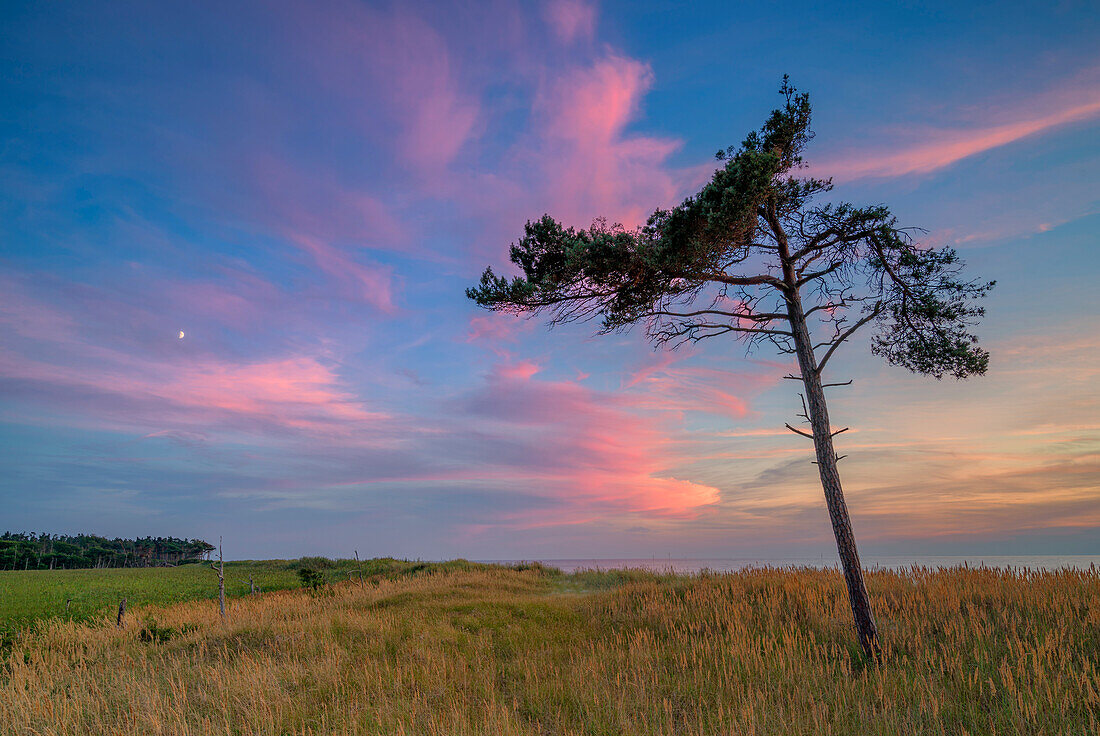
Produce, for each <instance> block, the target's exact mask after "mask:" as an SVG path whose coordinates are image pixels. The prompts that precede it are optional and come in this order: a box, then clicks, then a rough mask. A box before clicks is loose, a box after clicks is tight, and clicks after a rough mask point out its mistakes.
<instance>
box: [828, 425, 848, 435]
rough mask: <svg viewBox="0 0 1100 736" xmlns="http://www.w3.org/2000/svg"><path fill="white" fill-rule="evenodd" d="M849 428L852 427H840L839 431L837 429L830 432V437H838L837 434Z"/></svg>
mask: <svg viewBox="0 0 1100 736" xmlns="http://www.w3.org/2000/svg"><path fill="white" fill-rule="evenodd" d="M849 429H851V427H845V428H844V429H838V430H837V431H835V432H830V433H829V436H830V437H836V436H837V435H838V434H840V433H841V432H847V431H848V430H849Z"/></svg>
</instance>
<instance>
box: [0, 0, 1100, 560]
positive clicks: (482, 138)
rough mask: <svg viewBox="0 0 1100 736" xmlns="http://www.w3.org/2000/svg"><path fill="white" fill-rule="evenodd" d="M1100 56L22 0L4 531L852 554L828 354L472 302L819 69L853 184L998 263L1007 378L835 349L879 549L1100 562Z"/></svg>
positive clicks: (572, 24) (3, 171) (852, 476)
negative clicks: (810, 410) (786, 84)
mask: <svg viewBox="0 0 1100 736" xmlns="http://www.w3.org/2000/svg"><path fill="white" fill-rule="evenodd" d="M1097 38H1100V15H1098V14H1097V13H1096V12H1095V6H1094V5H1093V4H1092V3H1091V2H1054V3H1045V2H1044V3H1039V2H1036V3H1031V4H1019V3H1011V2H987V3H957V2H943V3H912V2H904V3H880V2H856V3H833V4H821V3H815V2H805V3H799V2H774V3H772V2H769V3H764V2H761V3H727V2H719V3H694V4H691V5H690V7H684V6H682V5H681V4H674V3H654V2H619V3H617V2H607V3H602V4H593V3H588V2H583V1H581V0H548V1H547V2H541V3H515V2H504V1H500V2H498V1H496V0H490V1H488V2H484V3H454V4H442V3H418V2H402V3H392V4H390V3H368V2H359V1H356V0H333V1H331V2H289V1H278V0H275V1H269V2H262V3H261V2H234V3H213V2H190V3H178V4H170V3H147V2H133V3H127V2H98V3H35V2H26V3H24V2H16V1H14V0H13V1H11V2H5V3H4V4H3V5H2V7H0V528H4V529H11V530H26V531H48V532H55V533H75V532H81V531H83V532H89V533H98V534H102V535H106V536H135V535H136V536H146V535H173V536H183V537H200V538H205V539H207V540H216V539H217V538H219V537H222V538H224V540H225V542H224V543H225V551H226V556H227V557H229V558H236V559H241V558H269V557H280V558H288V557H297V556H299V555H305V554H325V555H333V556H344V557H347V556H351V554H352V552H353V550H357V551H358V552H359V554H360V555H361V556H364V555H365V556H382V555H392V556H397V557H409V558H422V559H441V558H452V557H467V558H471V559H534V558H543V559H546V558H550V559H553V558H590V557H665V556H671V557H680V558H683V557H709V558H715V557H752V558H768V559H778V558H784V557H795V556H807V555H823V556H826V558H827V556H828V555H835V545H834V543H833V539H832V533H831V530H830V527H829V523H828V516H827V513H826V510H825V505H824V499H823V497H822V492H821V487H820V484H819V481H818V478H817V474H816V467H815V466H814V465H812V464H811V462H810V460H811V459H812V457H811V447H810V445H809V443H808V442H807V441H806V440H805V439H804V438H801V437H798V436H796V435H794V434H792V433H790V432H788V431H787V430H785V429H784V427H783V425H784V423H785V422H791V421H794V420H795V418H796V417H795V415H796V414H797V413H798V411H799V409H798V407H799V403H798V401H799V399H798V396H797V393H796V391H795V389H794V388H793V387H792V385H791V384H792V382H790V381H784V380H782V378H781V377H782V376H783V375H784V374H786V373H787V372H789V371H790V370H791V367H792V365H791V363H790V360H789V356H781V355H775V354H771V353H769V352H767V351H766V350H763V349H758V350H755V351H753V352H752V353H750V354H746V350H745V347H744V346H743V345H742V344H740V343H738V342H736V341H732V340H726V341H721V340H718V339H712V340H709V341H705V342H703V343H701V344H699V345H698V346H695V347H693V348H681V349H679V350H677V351H667V350H661V349H657V350H655V349H654V348H653V346H652V345H650V344H648V343H647V342H646V340H645V338H644V336H643V334H642V332H641V331H640V330H636V331H633V332H627V333H623V334H614V335H609V336H598V335H596V334H595V333H596V329H597V326H596V325H594V324H574V325H567V326H563V327H557V328H555V329H553V330H548V329H547V328H546V327H545V325H544V324H542V323H540V322H539V321H537V320H523V319H517V318H513V317H508V316H502V315H497V314H493V313H489V312H484V311H479V310H478V309H477V308H476V307H475V306H474V305H473V304H472V303H471V302H470V301H469V300H467V299H466V297H465V296H464V289H465V288H466V287H467V286H470V285H472V284H473V283H475V282H476V280H477V278H478V277H479V275H480V273H481V271H482V270H483V269H484V268H485V266H487V265H492V266H493V267H494V269H496V270H497V271H498V272H504V273H514V270H513V269H512V268H511V267H510V266H509V265H508V258H507V253H508V246H509V244H510V243H511V242H513V241H514V240H515V239H516V238H517V237H518V235H519V234H521V233H522V228H523V224H524V222H526V221H527V220H528V219H535V218H538V217H540V216H541V215H542V214H544V213H549V214H552V215H553V216H555V217H557V218H559V219H561V220H563V221H564V222H565V223H567V224H570V225H576V226H587V225H588V224H590V223H591V222H592V220H593V219H594V218H596V217H601V216H603V217H606V218H608V220H609V221H612V222H621V223H624V224H625V225H626V226H628V227H629V226H633V225H637V224H639V223H640V222H642V221H644V219H645V217H646V216H647V214H648V213H649V212H650V211H652V210H653V209H654V208H657V207H668V206H671V205H674V204H676V203H678V202H679V201H680V200H681V199H682V198H683V197H685V196H687V195H689V194H691V193H692V192H693V191H694V190H695V189H697V188H698V187H699V186H700V185H701V184H702V183H703V182H704V181H705V180H706V179H707V177H708V176H709V174H710V172H711V171H713V169H714V167H715V165H716V164H715V162H714V152H715V151H717V150H719V149H723V148H725V147H727V146H729V145H731V144H737V143H739V142H740V141H741V140H742V139H743V137H744V135H745V134H746V133H747V132H748V131H750V130H752V129H754V128H758V127H759V126H760V124H761V123H762V122H763V120H764V119H765V117H766V116H767V114H768V112H769V111H770V110H771V109H772V108H773V107H775V106H777V104H778V103H779V101H780V97H779V96H778V95H777V90H778V87H779V83H780V80H781V78H782V75H783V74H790V75H791V79H792V82H793V83H794V84H795V85H796V86H797V87H799V88H800V89H802V90H805V91H807V92H809V93H810V95H811V100H812V102H813V105H814V115H815V117H814V129H815V131H816V133H817V136H816V139H815V140H814V141H813V143H812V146H811V148H810V149H809V150H808V151H807V160H808V163H809V165H810V168H811V170H812V171H813V172H814V173H815V174H820V175H828V176H832V177H833V178H834V181H835V183H836V185H837V186H836V189H835V190H834V192H833V193H832V195H831V197H832V198H833V199H835V200H837V201H840V200H848V201H851V202H853V203H856V204H874V203H886V204H888V205H889V206H890V207H891V208H892V210H893V211H894V213H895V214H896V215H897V217H898V220H899V222H900V223H901V224H902V225H907V226H914V227H921V228H924V229H925V231H926V232H925V234H924V235H923V236H922V238H923V242H925V243H927V244H930V245H951V246H953V247H956V248H957V249H958V250H959V252H960V254H961V255H962V256H963V258H964V259H965V260H966V261H967V269H968V273H970V274H973V275H974V276H976V277H981V278H984V279H996V280H997V282H998V285H997V287H996V289H995V290H994V291H993V293H992V294H991V296H990V297H989V298H988V300H987V303H986V307H987V310H988V315H987V317H986V319H985V321H984V323H983V324H982V326H981V327H980V328H979V330H978V333H979V334H980V335H981V337H982V341H983V345H984V346H985V347H987V348H988V349H989V351H990V352H991V354H992V360H991V365H990V369H989V372H988V374H987V375H986V376H984V377H980V378H972V379H970V380H967V381H964V382H956V381H953V380H951V379H944V380H943V381H936V380H934V379H931V378H924V377H917V376H913V375H910V374H908V373H906V372H905V371H903V370H902V369H898V368H893V367H889V366H887V365H885V364H884V363H882V361H881V360H879V359H878V358H876V357H875V356H873V355H871V353H870V349H869V337H870V333H867V334H862V335H860V336H858V337H857V338H856V339H855V340H853V342H852V343H851V344H850V345H848V346H846V347H845V349H843V350H841V351H839V352H838V353H837V355H836V357H835V358H834V359H833V360H832V361H830V368H829V373H830V378H831V379H835V380H847V379H849V378H851V379H853V384H852V385H851V386H850V387H846V388H843V389H832V390H831V392H832V393H831V399H830V412H831V415H832V417H833V421H834V423H836V424H838V425H843V426H849V427H851V430H850V431H849V432H846V433H845V434H843V435H841V436H839V437H838V438H837V443H838V450H839V452H841V453H842V454H846V455H847V456H848V457H847V458H846V459H845V460H844V461H843V462H842V463H841V465H840V469H841V473H842V477H843V479H844V483H845V493H846V496H847V499H848V505H849V509H850V511H851V514H852V518H853V525H854V528H855V532H856V535H857V538H858V539H859V541H860V543H861V545H862V549H863V552H864V554H865V556H866V555H873V554H902V555H904V554H913V555H917V554H932V553H935V554H1095V553H1100V392H1098V390H1097V385H1098V379H1100V375H1098V370H1097V366H1098V365H1100V335H1098V331H1097V327H1096V324H1097V318H1098V316H1100V315H1098V311H1100V309H1098V307H1100V300H1098V299H1097V296H1096V295H1097V288H1096V282H1097V281H1098V279H1100V250H1098V245H1097V241H1096V232H1097V231H1098V229H1100V51H1098V48H1097V45H1096V39H1097ZM181 335H182V337H181Z"/></svg>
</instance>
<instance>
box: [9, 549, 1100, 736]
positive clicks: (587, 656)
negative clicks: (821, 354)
mask: <svg viewBox="0 0 1100 736" xmlns="http://www.w3.org/2000/svg"><path fill="white" fill-rule="evenodd" d="M869 584H870V589H871V592H872V596H873V599H874V603H875V605H876V606H877V610H878V616H879V623H880V627H881V631H882V635H883V640H884V645H885V648H886V655H885V661H884V663H883V664H882V665H881V666H878V667H868V666H865V664H864V662H863V660H862V659H861V655H860V654H859V652H858V651H857V649H856V647H855V645H854V641H853V637H852V635H851V632H850V627H849V616H850V613H849V611H848V604H847V601H846V598H845V595H844V589H843V583H842V580H841V578H840V576H839V575H838V574H837V573H836V572H832V571H815V570H797V571H795V570H783V571H779V570H758V571H748V572H743V573H738V574H730V575H703V576H697V577H665V576H654V575H650V574H645V573H582V574H578V575H570V576H564V575H560V574H556V573H554V572H552V571H545V570H537V569H535V570H526V571H517V570H508V569H501V568H485V567H483V566H462V565H456V566H452V567H451V569H449V570H435V571H433V570H428V571H427V572H426V574H419V575H412V576H400V577H396V578H394V579H389V578H386V577H385V576H379V577H378V579H377V580H376V582H372V583H369V584H367V585H365V586H360V585H359V584H358V583H354V582H352V583H342V584H339V585H337V586H333V587H331V588H330V589H329V590H328V591H327V592H326V593H324V594H321V595H318V596H310V595H307V594H306V593H304V592H302V591H284V592H276V593H270V594H265V595H263V596H256V597H251V598H240V599H237V600H235V601H233V602H232V605H231V608H230V615H229V620H228V621H227V622H224V623H223V622H222V621H221V620H220V619H219V617H218V614H217V609H216V606H214V605H212V604H211V603H210V602H209V601H194V602H190V603H180V604H176V605H172V606H167V607H154V606H150V607H146V608H145V609H143V610H141V611H140V612H138V613H137V614H136V615H134V616H133V617H131V618H130V620H129V622H128V623H127V625H126V626H125V628H124V629H122V630H116V629H115V628H113V627H112V626H109V625H104V624H94V625H93V624H80V623H77V622H68V621H52V622H44V623H40V624H39V625H38V629H37V630H36V631H35V632H34V633H33V635H31V636H23V637H19V639H18V640H17V642H16V646H15V648H13V649H11V650H10V651H9V653H8V654H7V656H6V662H5V663H3V665H2V669H0V731H3V732H4V733H13V734H36V735H37V734H88V733H97V734H98V733H101V734H108V733H143V734H173V735H177V734H178V735H184V734H193V735H195V736H198V735H200V734H201V735H205V734H237V733H240V734H300V733H302V734H322V733H324V734H328V733H335V734H352V733H387V734H389V733H393V734H448V735H450V734H623V733H625V734H650V733H666V734H673V733H676V734H681V733H682V734H727V733H728V734H734V733H736V734H827V733H831V734H916V733H920V734H924V733H942V734H964V733H967V734H990V733H998V734H1009V733H1027V734H1095V733H1098V732H1100V693H1098V689H1100V575H1098V574H1097V573H1096V572H1056V573H1036V574H1029V575H1019V574H1010V573H1004V572H996V571H990V570H973V569H971V570H964V569H955V570H949V571H934V572H933V571H912V572H910V573H907V574H897V573H873V574H872V575H871V576H870V578H869ZM157 631H160V632H164V633H162V634H150V632H157Z"/></svg>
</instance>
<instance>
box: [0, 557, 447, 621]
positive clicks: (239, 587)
mask: <svg viewBox="0 0 1100 736" xmlns="http://www.w3.org/2000/svg"><path fill="white" fill-rule="evenodd" d="M424 564H425V563H416V562H406V561H401V560H390V559H384V560H364V561H363V563H362V570H363V574H364V576H365V577H366V578H368V579H370V578H372V577H378V576H385V575H388V576H391V577H392V576H394V575H398V574H403V573H405V572H407V571H408V570H412V569H423V566H424ZM302 565H307V566H313V567H318V568H320V569H321V570H322V571H323V572H324V574H325V576H326V577H327V578H328V580H329V581H330V582H338V581H342V580H347V579H348V577H349V576H353V577H356V579H358V577H357V576H358V570H359V567H358V566H357V564H356V562H355V561H354V560H327V559H324V558H304V559H303V560H263V561H251V560H246V561H241V562H227V563H225V592H226V596H227V597H238V596H242V595H247V594H248V593H249V585H248V579H249V576H251V577H252V581H253V583H254V585H255V586H256V588H257V589H258V590H261V591H275V590H285V589H287V588H297V587H299V585H300V583H299V578H298V568H299V567H301V566H302ZM418 566H419V567H418ZM217 596H218V576H217V574H216V573H214V572H213V571H212V570H211V569H210V567H209V565H207V564H202V565H183V566H180V567H172V568H122V569H107V570H30V571H26V572H23V571H0V639H2V638H4V637H5V636H10V635H11V634H12V632H14V631H16V630H18V629H20V628H24V627H26V626H27V625H28V624H30V623H32V622H34V621H38V620H41V619H49V618H61V619H66V620H72V621H90V620H95V619H102V618H105V617H109V616H113V615H115V614H116V612H117V610H118V603H119V601H120V600H121V599H122V598H126V603H127V606H128V607H130V608H134V607H138V608H140V607H142V606H146V605H150V604H160V605H165V604H169V603H178V602H183V601H191V600H197V599H204V598H205V599H211V600H213V599H215V598H217Z"/></svg>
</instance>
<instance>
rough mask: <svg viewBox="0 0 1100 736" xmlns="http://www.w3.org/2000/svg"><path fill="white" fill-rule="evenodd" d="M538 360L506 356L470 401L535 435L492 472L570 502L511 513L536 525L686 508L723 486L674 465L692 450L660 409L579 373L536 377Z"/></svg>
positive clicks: (516, 433)
mask: <svg viewBox="0 0 1100 736" xmlns="http://www.w3.org/2000/svg"><path fill="white" fill-rule="evenodd" d="M537 370H538V366H537V365H535V364H534V363H531V362H529V361H523V362H520V363H517V364H513V365H499V366H497V367H496V368H495V369H494V370H493V372H492V373H491V374H490V375H489V377H488V383H487V385H486V387H485V390H484V392H483V393H482V394H480V395H479V396H477V397H475V398H474V400H473V401H472V402H471V410H472V411H474V412H475V413H476V414H478V415H479V416H480V417H481V418H482V419H483V420H485V421H487V422H490V423H496V424H497V425H498V429H497V430H496V431H500V432H502V433H504V435H505V436H508V437H510V438H519V437H523V438H524V440H525V441H526V442H530V443H531V446H530V451H529V453H524V454H521V455H520V456H518V457H516V458H514V464H513V465H508V466H505V467H504V468H503V469H502V468H500V467H498V468H497V469H495V470H493V471H491V472H489V473H487V474H486V475H488V476H489V477H492V478H493V479H495V480H501V479H505V480H508V481H509V482H510V483H512V484H514V485H516V486H517V487H522V488H525V489H529V491H535V492H541V493H545V494H548V495H550V496H552V497H554V498H555V499H558V500H561V501H564V502H565V503H564V505H563V506H562V507H561V508H559V509H558V510H556V511H553V512H545V511H542V512H540V513H539V516H538V518H537V519H535V518H532V517H530V516H529V515H526V514H516V515H513V516H511V517H509V518H508V519H507V523H509V524H513V525H516V526H521V527H524V528H530V527H534V526H542V525H551V524H566V523H581V522H583V521H589V520H592V519H596V518H604V517H616V516H618V515H621V514H623V513H627V514H643V515H656V516H671V517H681V518H686V517H693V516H695V515H697V514H698V513H700V512H701V510H702V509H703V508H704V507H706V506H709V505H711V504H714V503H716V502H717V501H718V499H719V492H718V490H717V489H716V488H713V487H711V486H707V485H704V484H701V483H696V482H694V481H690V480H686V479H683V478H678V477H675V476H674V475H673V474H672V473H671V472H669V470H668V468H669V467H671V466H674V465H677V464H680V463H683V462H685V461H686V460H687V458H684V457H681V456H679V455H678V454H677V453H676V452H675V451H674V447H675V444H674V443H673V442H671V441H670V440H669V439H668V438H667V437H666V431H665V430H664V427H663V426H662V424H663V420H662V418H661V417H659V416H654V415H651V414H646V413H640V412H637V411H636V410H635V409H634V408H633V407H632V406H631V404H630V402H629V401H625V400H623V398H622V397H621V396H619V395H617V394H609V393H602V392H597V391H594V390H592V389H589V388H587V387H585V386H582V385H580V384H579V383H577V382H576V381H550V380H536V379H534V378H533V376H534V375H535V373H536V372H537ZM530 453H534V454H530ZM502 470H503V473H502Z"/></svg>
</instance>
